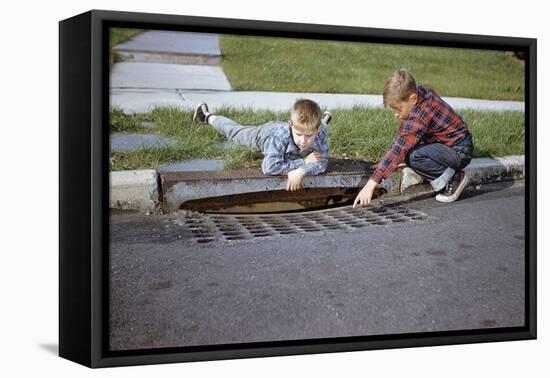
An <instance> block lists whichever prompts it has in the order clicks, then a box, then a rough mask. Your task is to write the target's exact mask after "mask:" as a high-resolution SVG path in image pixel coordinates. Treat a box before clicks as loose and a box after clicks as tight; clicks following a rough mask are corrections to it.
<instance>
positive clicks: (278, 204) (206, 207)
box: [180, 188, 380, 220]
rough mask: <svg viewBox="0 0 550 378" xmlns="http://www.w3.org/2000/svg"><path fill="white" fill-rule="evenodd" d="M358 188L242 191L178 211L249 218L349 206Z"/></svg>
mask: <svg viewBox="0 0 550 378" xmlns="http://www.w3.org/2000/svg"><path fill="white" fill-rule="evenodd" d="M359 189H360V188H305V189H300V190H297V191H294V192H291V191H286V190H272V191H265V192H255V193H241V194H233V195H227V196H220V197H211V198H203V199H196V200H191V201H187V202H184V203H183V204H182V205H181V206H180V210H190V211H198V212H201V213H208V214H239V215H240V217H241V218H239V220H240V219H242V220H250V217H249V216H248V215H249V214H259V213H262V214H268V213H299V212H304V211H311V210H321V209H328V208H334V207H339V206H345V205H350V204H352V203H353V201H354V199H355V197H356V196H357V193H358V192H359ZM378 194H380V193H378Z"/></svg>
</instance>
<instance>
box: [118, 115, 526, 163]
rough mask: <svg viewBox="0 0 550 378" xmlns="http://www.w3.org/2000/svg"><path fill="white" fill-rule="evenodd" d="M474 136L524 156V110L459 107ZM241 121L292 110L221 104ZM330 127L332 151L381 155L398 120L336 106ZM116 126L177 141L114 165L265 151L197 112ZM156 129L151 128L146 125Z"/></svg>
mask: <svg viewBox="0 0 550 378" xmlns="http://www.w3.org/2000/svg"><path fill="white" fill-rule="evenodd" d="M458 112H459V113H460V114H461V115H462V116H463V117H464V119H465V120H466V122H467V123H468V125H469V128H470V131H471V132H472V134H473V137H474V145H475V150H474V156H475V157H482V156H488V157H496V156H505V155H521V154H524V153H525V143H524V139H525V138H524V130H525V117H524V113H523V112H515V111H501V112H486V111H475V110H458ZM217 113H218V114H223V115H225V116H227V117H229V118H232V119H234V120H236V121H237V122H240V123H242V124H248V125H257V124H261V123H264V122H268V121H272V120H283V121H284V120H287V119H288V113H285V112H271V111H242V110H235V109H231V108H225V109H218V111H217ZM332 113H333V120H332V122H331V124H330V128H329V138H330V139H329V141H330V155H331V157H333V158H354V159H362V160H369V161H376V160H379V159H380V158H381V157H382V156H383V155H384V153H385V152H386V150H387V149H388V148H389V147H390V145H391V142H392V139H393V137H394V135H395V132H396V130H397V128H398V127H399V122H398V120H397V119H396V118H394V117H393V115H392V113H391V112H390V111H389V110H387V109H382V108H370V107H356V108H353V109H345V110H342V109H339V110H332ZM111 114H112V115H111V123H112V125H111V130H112V131H117V132H143V131H142V130H143V129H141V128H140V127H139V123H140V122H141V121H152V122H154V123H155V130H157V131H156V132H158V133H159V134H160V135H163V136H166V137H170V138H173V139H175V140H176V145H175V146H171V147H162V148H142V149H140V150H138V151H135V152H130V153H111V154H110V158H111V169H112V170H125V169H143V168H156V167H157V166H158V165H159V164H162V163H169V162H176V161H179V160H185V159H213V158H215V159H224V160H225V168H226V169H238V168H257V167H259V166H260V163H261V159H262V154H261V153H260V152H259V151H257V150H252V149H250V148H247V147H243V146H234V147H233V148H231V149H224V148H222V146H221V144H222V143H223V142H224V137H223V136H222V135H221V134H219V133H218V132H216V131H215V130H214V129H213V128H212V127H211V126H208V125H198V124H195V123H192V122H191V117H192V112H183V111H181V110H177V109H169V108H158V109H155V110H154V111H153V112H151V113H150V114H145V115H144V114H141V115H125V114H123V113H122V112H121V111H119V110H113V111H112V113H111ZM144 131H145V132H149V133H150V132H151V131H150V130H144Z"/></svg>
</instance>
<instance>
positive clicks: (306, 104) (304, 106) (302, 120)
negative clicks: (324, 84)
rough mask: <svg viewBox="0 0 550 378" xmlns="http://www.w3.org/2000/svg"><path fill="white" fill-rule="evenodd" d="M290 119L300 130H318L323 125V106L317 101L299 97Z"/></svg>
mask: <svg viewBox="0 0 550 378" xmlns="http://www.w3.org/2000/svg"><path fill="white" fill-rule="evenodd" d="M290 121H291V123H292V126H294V127H296V128H297V129H299V130H300V131H304V132H315V131H318V130H319V128H320V127H321V108H320V107H319V104H317V103H316V102H315V101H312V100H307V99H299V100H297V101H296V102H295V103H294V105H293V106H292V111H291V112H290Z"/></svg>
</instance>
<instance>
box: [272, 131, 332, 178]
mask: <svg viewBox="0 0 550 378" xmlns="http://www.w3.org/2000/svg"><path fill="white" fill-rule="evenodd" d="M312 152H320V153H321V157H322V160H321V161H318V162H315V163H307V164H306V163H305V162H304V158H305V157H306V156H307V155H309V154H310V153H312ZM263 153H264V159H263V161H262V171H263V172H264V174H266V175H281V174H285V173H288V172H290V171H292V170H294V169H297V168H300V167H303V168H304V170H305V172H306V176H313V175H318V174H320V173H323V172H325V171H326V169H327V165H328V133H327V129H326V126H325V125H324V124H321V128H320V130H319V133H318V134H317V136H316V137H315V141H314V142H313V145H312V146H311V147H310V148H307V149H305V150H303V151H302V150H300V149H299V148H298V147H297V146H296V144H294V140H293V139H292V132H291V131H290V126H288V125H284V126H281V127H280V128H277V129H276V130H275V131H274V132H273V134H271V135H270V136H269V137H268V138H267V139H266V140H265V141H264V145H263Z"/></svg>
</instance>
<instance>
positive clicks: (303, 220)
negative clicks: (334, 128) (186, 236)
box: [176, 205, 428, 243]
mask: <svg viewBox="0 0 550 378" xmlns="http://www.w3.org/2000/svg"><path fill="white" fill-rule="evenodd" d="M426 219H428V216H427V215H426V214H424V213H423V212H421V211H419V210H415V209H410V208H406V207H404V206H399V205H397V206H396V205H388V206H379V207H368V208H357V209H353V208H352V207H350V206H347V207H343V208H337V209H325V210H318V211H311V212H303V213H284V214H198V215H195V216H193V217H187V218H184V219H183V220H182V219H178V220H177V221H176V222H177V223H178V224H180V225H181V226H183V227H185V228H186V229H187V230H188V231H190V233H191V235H192V238H193V239H194V240H195V241H196V242H197V243H211V242H214V241H216V240H227V241H238V240H250V239H255V238H263V237H270V236H277V235H292V234H303V233H311V232H320V231H330V230H345V231H353V230H357V229H361V228H363V227H368V226H380V225H387V224H392V223H404V222H414V221H422V220H426Z"/></svg>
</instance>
